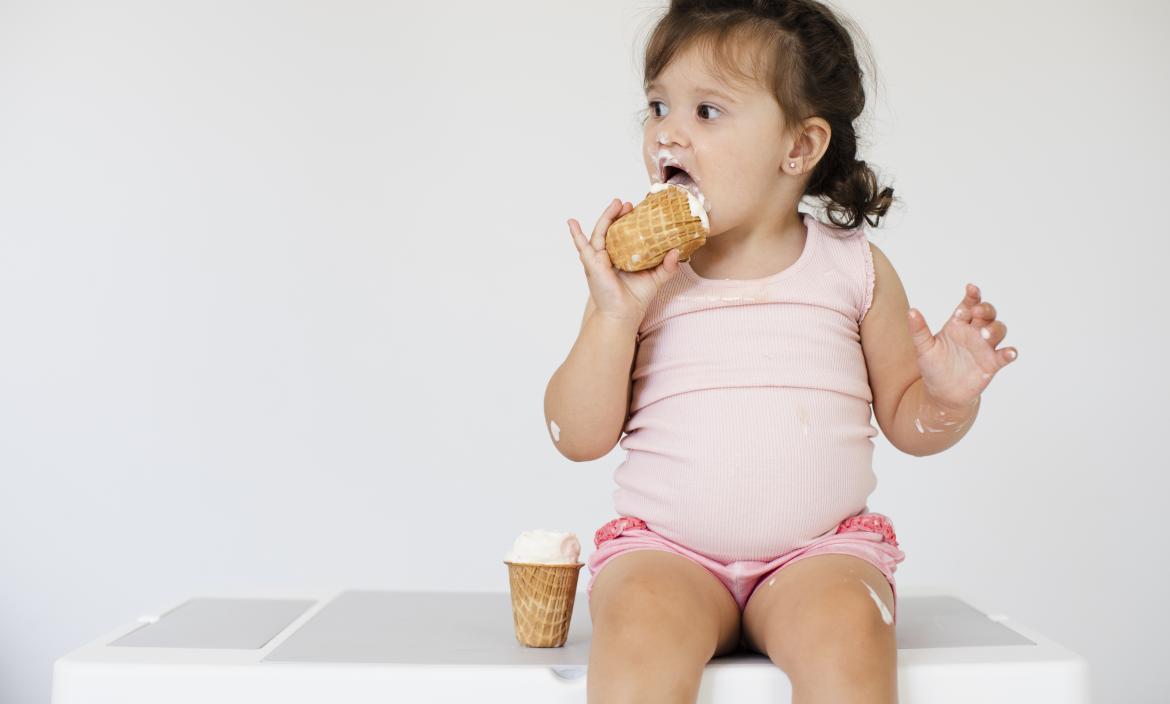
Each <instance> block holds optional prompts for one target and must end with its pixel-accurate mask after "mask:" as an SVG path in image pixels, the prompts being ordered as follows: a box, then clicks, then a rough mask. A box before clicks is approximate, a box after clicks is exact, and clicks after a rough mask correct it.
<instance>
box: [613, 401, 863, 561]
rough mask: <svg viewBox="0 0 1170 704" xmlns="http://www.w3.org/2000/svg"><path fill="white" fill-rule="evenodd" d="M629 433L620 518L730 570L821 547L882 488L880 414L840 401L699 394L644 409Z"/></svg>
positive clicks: (618, 495) (618, 500)
mask: <svg viewBox="0 0 1170 704" xmlns="http://www.w3.org/2000/svg"><path fill="white" fill-rule="evenodd" d="M625 430H626V433H627V435H626V436H625V437H623V438H622V439H621V442H620V443H619V444H620V445H621V447H622V448H624V449H625V450H626V451H627V452H626V459H625V461H624V462H622V464H621V465H620V466H619V467H618V468H617V470H616V471H615V472H614V480H615V482H616V483H617V485H618V488H617V490H616V491H614V508H615V509H616V511H617V513H618V514H619V515H623V516H637V517H638V518H641V519H643V520H645V521H646V523H647V525H648V526H649V528H650V529H651V530H653V531H655V532H657V533H660V534H661V535H663V536H664V537H666V538H667V539H669V540H673V541H675V542H677V543H681V544H683V545H685V546H687V547H689V548H691V549H692V550H695V551H696V552H699V553H702V554H704V555H707V556H708V557H710V558H712V559H715V560H721V561H724V562H729V561H731V560H771V559H773V558H775V557H778V556H780V555H782V554H784V553H786V552H789V551H791V550H795V549H797V548H800V547H803V546H805V545H807V544H809V543H811V542H812V541H813V540H815V539H816V538H818V537H820V536H822V535H825V534H827V533H829V532H831V531H833V530H836V527H837V524H838V523H839V522H840V521H841V520H843V519H845V518H846V517H848V516H850V515H853V514H855V513H857V512H858V511H861V510H862V509H864V508H865V507H866V500H867V499H868V497H869V495H870V494H871V493H872V492H873V489H874V487H875V486H876V485H877V478H876V477H875V476H874V473H873V468H872V459H873V441H872V438H873V437H874V436H875V435H877V429H876V428H875V427H874V426H873V425H872V424H870V405H869V403H867V402H866V401H864V400H862V399H859V398H857V397H854V396H848V395H845V394H841V393H837V392H834V391H823V390H820V389H807V388H794V387H777V386H771V387H737V388H720V389H706V390H702V391H692V392H687V393H682V394H677V395H674V396H668V397H666V398H663V399H661V400H659V401H657V402H655V403H652V404H650V405H649V406H646V407H644V408H642V409H640V410H639V411H637V412H636V413H635V414H634V416H633V417H631V418H630V420H629V421H628V423H627V425H626V428H625Z"/></svg>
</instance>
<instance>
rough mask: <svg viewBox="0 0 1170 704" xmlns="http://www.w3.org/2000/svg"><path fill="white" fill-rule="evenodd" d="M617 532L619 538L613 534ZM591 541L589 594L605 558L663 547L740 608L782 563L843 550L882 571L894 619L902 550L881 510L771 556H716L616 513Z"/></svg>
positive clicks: (606, 560) (845, 553)
mask: <svg viewBox="0 0 1170 704" xmlns="http://www.w3.org/2000/svg"><path fill="white" fill-rule="evenodd" d="M619 537H620V538H621V539H620V540H617V538H619ZM593 544H594V547H596V548H597V549H596V550H594V551H593V554H592V555H590V556H589V560H588V563H587V565H588V568H589V572H590V577H589V583H588V585H587V586H586V597H587V598H588V597H589V596H590V595H592V592H593V582H594V580H596V578H597V575H598V573H599V572H600V571H601V569H602V568H603V567H604V566H605V564H606V563H608V562H609V561H610V560H611V559H613V558H614V557H617V556H618V555H620V554H623V553H626V552H630V551H633V550H664V551H667V552H674V553H677V554H679V555H682V556H683V557H686V558H689V559H690V560H692V561H694V562H697V563H698V564H699V565H701V566H703V567H705V568H706V569H707V570H708V571H709V572H711V573H712V574H713V575H715V577H717V578H718V579H719V581H720V582H722V583H723V585H724V586H725V587H727V589H728V591H729V592H731V595H732V597H734V598H735V601H736V603H737V604H738V605H739V608H740V610H741V611H742V610H743V609H744V608H745V607H746V606H747V602H748V600H749V599H750V598H751V595H752V594H753V593H754V592H755V590H756V589H757V588H758V587H759V586H761V585H763V584H764V583H765V580H767V579H768V578H769V577H771V576H772V575H774V574H775V573H776V572H778V571H780V570H781V569H783V568H784V567H787V566H788V565H791V564H792V563H794V562H799V561H800V560H803V559H804V558H806V557H813V556H814V555H824V554H842V555H853V556H854V557H858V558H860V559H862V560H865V561H866V562H868V563H869V564H871V565H873V566H874V567H876V568H877V569H878V570H879V571H881V573H882V574H883V575H884V576H885V577H886V580H887V581H888V582H889V584H890V591H891V592H892V594H893V597H894V608H893V618H894V622H895V623H897V620H898V612H897V603H898V590H897V586H896V585H895V583H894V571H895V570H896V569H897V564H898V563H900V562H902V560H904V559H905V557H906V555H905V553H903V552H902V551H901V550H900V549H899V547H898V539H897V535H896V534H895V533H894V525H893V521H891V520H890V519H889V518H888V517H887V516H885V515H883V514H880V513H872V512H868V511H866V512H863V513H860V514H857V515H854V516H849V517H848V518H846V519H845V520H843V521H841V522H840V523H839V524H838V525H837V530H836V531H835V532H833V533H831V534H828V535H824V536H821V537H820V538H818V539H816V540H815V541H813V542H812V543H810V544H808V545H805V546H804V547H801V548H797V549H795V550H790V551H788V552H786V553H783V554H781V555H779V556H777V557H775V558H773V559H771V560H735V561H732V562H726V563H725V562H720V561H718V560H714V559H712V558H710V557H708V556H706V555H703V554H701V553H698V552H695V551H694V550H691V549H690V548H688V547H686V546H685V545H681V544H679V543H675V542H673V541H671V540H668V539H666V538H665V537H663V536H662V535H660V534H658V533H656V532H654V531H652V530H650V528H649V526H647V525H646V522H645V521H643V520H642V519H640V518H636V517H634V516H619V517H618V518H615V519H613V520H611V521H609V522H607V523H606V524H605V525H603V526H601V527H600V528H598V529H597V531H596V532H595V533H594V535H593Z"/></svg>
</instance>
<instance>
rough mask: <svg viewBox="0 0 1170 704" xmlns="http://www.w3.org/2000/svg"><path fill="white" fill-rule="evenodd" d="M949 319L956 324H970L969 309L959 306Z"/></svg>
mask: <svg viewBox="0 0 1170 704" xmlns="http://www.w3.org/2000/svg"><path fill="white" fill-rule="evenodd" d="M951 318H952V319H953V320H955V321H956V322H960V323H969V322H971V309H970V308H969V307H967V306H965V305H962V304H960V305H959V307H958V308H956V309H955V312H954V313H952V314H951Z"/></svg>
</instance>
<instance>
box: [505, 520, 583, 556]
mask: <svg viewBox="0 0 1170 704" xmlns="http://www.w3.org/2000/svg"><path fill="white" fill-rule="evenodd" d="M580 557H581V543H580V542H579V541H578V540H577V536H576V535H573V534H572V533H571V532H566V533H558V532H556V531H551V530H545V529H543V528H537V529H536V530H526V531H524V532H523V533H521V534H520V537H518V538H516V542H515V543H513V544H512V549H511V550H509V551H508V554H506V555H504V559H505V560H507V561H508V562H536V563H540V564H546V565H575V564H577V562H578V561H579V558H580Z"/></svg>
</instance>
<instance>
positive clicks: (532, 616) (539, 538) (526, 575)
mask: <svg viewBox="0 0 1170 704" xmlns="http://www.w3.org/2000/svg"><path fill="white" fill-rule="evenodd" d="M580 555H581V543H580V542H579V541H578V540H577V536H575V535H573V534H572V533H557V532H555V531H550V530H544V529H542V528H538V529H536V530H528V531H524V532H523V533H521V534H520V537H518V538H516V542H515V543H514V544H513V545H512V549H511V550H510V551H508V554H506V555H504V564H506V565H507V566H508V584H509V588H510V590H511V592H512V622H513V625H514V626H515V628H516V640H518V641H519V642H520V644H521V645H526V646H528V647H530V648H559V647H561V646H562V645H564V644H565V641H566V640H567V639H568V637H569V622H570V621H571V620H572V618H573V602H574V600H575V599H576V596H577V575H578V574H579V573H580V571H581V567H582V566H584V564H585V563H584V562H581V561H580V560H579V559H578V558H579V557H580Z"/></svg>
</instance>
